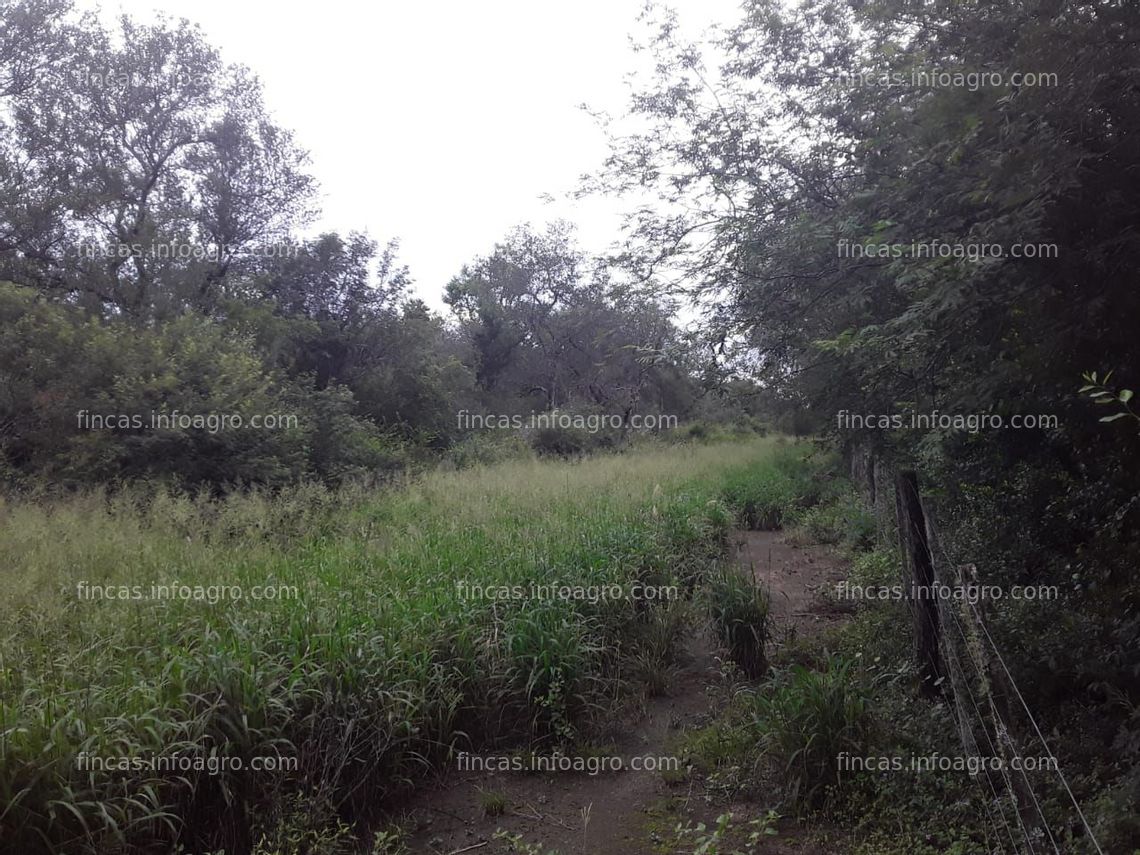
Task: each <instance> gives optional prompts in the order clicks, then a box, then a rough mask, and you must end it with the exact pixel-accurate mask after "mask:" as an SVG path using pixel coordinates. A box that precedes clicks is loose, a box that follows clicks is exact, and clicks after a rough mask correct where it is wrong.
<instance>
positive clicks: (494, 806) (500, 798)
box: [479, 787, 508, 816]
mask: <svg viewBox="0 0 1140 855" xmlns="http://www.w3.org/2000/svg"><path fill="white" fill-rule="evenodd" d="M507 804H508V802H507V797H506V795H505V794H503V793H501V792H499V791H498V790H484V789H483V788H481V787H480V789H479V806H480V807H481V808H483V815H484V816H502V815H503V814H504V813H506V812H507Z"/></svg>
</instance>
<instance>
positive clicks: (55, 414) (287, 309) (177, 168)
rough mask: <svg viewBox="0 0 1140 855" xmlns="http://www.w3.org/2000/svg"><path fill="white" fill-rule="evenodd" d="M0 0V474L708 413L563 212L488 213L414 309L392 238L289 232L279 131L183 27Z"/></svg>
mask: <svg viewBox="0 0 1140 855" xmlns="http://www.w3.org/2000/svg"><path fill="white" fill-rule="evenodd" d="M0 7H2V10H3V16H4V26H3V28H0V105H2V107H0V118H2V123H0V318H2V321H0V323H2V327H0V389H2V392H0V480H2V481H3V482H4V483H6V484H7V485H9V486H32V485H36V484H44V483H51V484H53V485H65V486H78V485H83V484H89V483H108V482H112V481H119V480H124V479H135V478H152V479H153V478H158V479H162V480H167V481H175V482H178V483H180V484H182V485H184V486H187V487H192V488H194V487H200V486H206V487H209V488H211V489H217V488H223V487H226V486H234V485H243V484H263V485H270V486H275V485H279V484H282V483H286V482H292V481H298V480H302V479H319V480H323V481H326V482H332V483H335V482H338V481H341V480H343V479H345V478H347V477H354V478H355V477H364V478H368V479H375V478H377V477H381V478H382V477H384V476H385V475H386V474H387V473H390V472H393V471H395V470H399V469H403V468H405V467H407V466H409V465H415V464H416V463H417V462H420V461H423V460H425V459H430V458H434V457H438V456H439V455H440V454H441V453H444V452H446V451H448V450H452V449H456V448H457V447H458V451H457V452H456V454H457V457H461V458H464V459H467V458H470V457H472V456H474V457H478V456H479V455H481V454H486V453H488V452H487V449H488V448H489V447H493V446H494V445H495V444H496V442H501V440H494V439H488V438H487V437H483V438H482V439H480V438H477V437H476V438H474V439H473V438H472V434H471V431H470V430H468V429H466V428H465V427H464V425H462V424H461V423H460V421H459V420H458V419H457V413H458V412H460V411H469V412H476V413H483V412H489V413H497V414H526V413H531V412H549V411H551V410H554V409H559V410H560V411H563V412H570V413H590V412H601V413H605V414H606V415H609V416H618V417H621V418H622V419H623V420H625V421H628V417H629V416H630V415H632V414H634V413H651V412H668V413H670V414H672V415H676V416H678V417H680V418H682V419H684V418H687V417H692V416H695V415H698V414H700V413H702V412H703V413H705V414H706V415H707V414H709V413H710V412H719V411H720V410H721V409H722V408H721V405H720V404H719V403H717V397H718V396H717V395H713V396H712V397H710V396H709V395H708V394H707V393H709V392H710V391H712V392H715V391H717V382H719V381H717V382H713V383H709V382H706V381H707V380H708V377H706V376H702V371H701V368H700V366H699V365H698V361H699V359H700V358H701V357H700V349H699V347H698V346H697V345H696V344H694V342H693V341H692V340H690V339H686V338H685V337H684V336H683V335H682V334H681V332H680V331H679V330H678V328H677V327H676V326H675V325H674V323H673V322H672V320H671V311H670V308H669V307H668V306H667V305H665V304H664V303H663V302H661V300H659V299H658V298H657V297H656V296H654V295H653V294H652V293H651V292H650V290H649V289H646V288H632V287H629V286H628V285H623V284H622V283H621V282H619V281H617V280H616V279H615V278H614V277H613V276H611V274H610V273H609V272H608V268H607V267H606V265H604V264H602V263H601V262H599V261H597V260H595V259H591V258H589V257H587V256H586V255H584V254H583V253H582V252H581V251H579V250H578V249H577V248H576V247H575V245H574V240H573V235H572V233H571V231H570V230H569V228H568V227H565V226H562V225H555V226H552V227H550V228H548V229H546V230H545V231H536V230H534V229H531V228H528V227H521V228H519V229H517V230H516V231H514V232H512V233H511V234H509V235H507V236H506V237H505V238H504V239H503V240H502V242H501V243H500V244H499V245H497V246H496V247H494V248H493V250H492V251H491V252H490V253H489V254H488V255H487V256H486V257H482V258H478V259H475V260H473V261H472V262H471V263H470V264H469V265H467V266H466V267H464V269H463V270H462V271H459V272H458V274H457V276H456V277H455V279H454V280H453V281H452V282H451V283H450V284H449V285H448V286H447V291H446V298H445V299H446V303H447V304H448V305H449V307H450V310H451V311H450V314H449V316H446V317H445V316H440V315H439V314H437V313H434V312H433V311H431V310H430V309H429V308H428V307H427V306H426V305H425V304H424V303H423V302H422V301H420V300H417V299H415V298H414V297H413V296H412V292H411V291H410V286H411V283H412V279H411V276H410V274H409V271H408V270H407V269H406V267H404V266H403V265H401V263H400V262H399V260H398V258H397V254H396V250H397V247H396V243H395V242H390V243H387V244H383V245H382V244H380V243H378V242H376V241H375V240H373V239H371V238H369V237H367V236H365V235H362V234H357V233H351V234H347V235H341V234H323V235H320V236H317V237H312V236H306V235H307V232H306V226H308V225H310V224H311V223H312V221H313V218H314V216H315V214H316V210H315V204H314V200H315V193H316V182H315V180H314V178H313V176H312V175H311V174H310V172H309V163H308V158H307V156H306V154H305V152H304V151H303V149H302V148H301V147H300V146H299V145H298V143H297V141H296V140H295V139H294V138H293V135H292V134H291V133H290V132H289V131H288V130H287V129H285V128H282V127H280V126H279V125H278V124H277V123H276V122H275V121H274V119H273V117H272V116H271V115H270V114H269V113H268V112H267V110H266V108H265V105H264V103H263V100H262V94H261V89H260V86H259V83H258V81H257V79H256V78H255V77H254V76H253V75H252V74H251V73H250V72H249V71H248V70H247V69H245V68H241V67H237V66H233V65H227V64H225V63H224V62H223V60H222V59H221V57H220V56H219V54H218V52H217V51H216V50H215V49H214V48H212V47H211V46H210V45H209V44H208V43H207V42H206V41H205V40H204V38H203V37H202V35H201V34H200V32H199V31H198V30H197V29H196V28H195V27H193V26H191V25H190V24H188V23H186V22H180V23H174V22H170V21H166V20H160V21H158V22H157V23H153V24H148V23H140V22H138V21H135V20H132V19H130V18H127V17H124V18H122V19H121V20H120V21H119V22H118V24H117V26H115V27H113V28H111V29H108V28H107V27H106V26H105V25H104V24H102V23H101V22H100V20H99V19H98V18H96V17H95V16H94V15H91V14H87V15H78V14H77V13H75V12H74V11H73V10H72V9H71V8H70V7H69V3H68V2H67V0H22V2H10V0H6V2H4V3H2V4H0ZM440 284H441V286H442V285H443V284H444V283H440ZM706 361H707V360H706ZM714 373H715V372H714ZM710 407H711V410H710ZM220 419H226V420H227V421H226V424H227V427H226V429H222V430H218V429H216V427H217V424H218V422H219V420H220ZM140 421H141V422H142V423H143V424H144V425H145V426H144V427H142V428H140V427H138V426H137V425H138V423H139V422H140ZM238 421H240V422H241V423H242V424H243V427H242V428H240V429H233V427H232V426H233V424H234V423H235V422H238ZM152 422H153V423H155V424H158V425H159V426H158V427H151V425H152ZM255 422H260V423H270V422H272V423H273V424H274V425H275V427H274V428H272V429H258V428H256V427H254V426H253V425H254V423H255ZM623 438H624V431H621V430H618V431H609V432H607V433H606V434H605V435H604V436H599V435H591V434H589V432H587V433H583V432H581V431H578V432H575V431H573V430H572V429H571V430H570V431H562V432H561V433H558V434H557V435H554V436H531V437H530V440H531V442H532V443H533V444H536V445H537V446H538V447H539V448H540V450H551V451H556V452H561V453H567V452H574V451H577V450H583V449H584V448H586V447H587V446H589V445H597V444H603V443H617V442H620V441H622V440H623ZM468 444H473V445H474V446H475V447H474V450H471V449H470V448H469V447H468Z"/></svg>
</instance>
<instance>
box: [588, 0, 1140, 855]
mask: <svg viewBox="0 0 1140 855" xmlns="http://www.w3.org/2000/svg"><path fill="white" fill-rule="evenodd" d="M656 24H657V27H656V29H655V30H654V32H653V35H652V37H651V39H650V40H649V45H648V47H649V48H650V49H652V50H654V51H655V52H656V56H655V59H656V61H657V62H656V67H657V70H658V77H657V79H655V80H653V81H650V82H649V83H647V84H646V85H644V87H643V89H642V90H641V91H639V92H638V93H637V94H636V96H635V98H634V100H633V111H632V112H633V115H634V118H635V119H636V123H635V124H634V125H633V127H634V128H636V129H637V130H635V131H634V132H631V133H625V134H623V133H622V132H621V130H622V129H621V127H617V128H615V129H614V132H615V137H616V139H617V144H616V147H615V149H614V153H613V155H612V157H611V158H610V161H609V165H608V169H607V171H606V174H605V175H604V176H602V178H601V179H600V181H599V184H600V186H601V187H602V188H603V189H605V190H607V191H614V190H618V191H621V190H625V189H628V188H636V189H637V190H638V192H639V193H641V194H644V193H646V192H655V193H657V194H658V196H659V197H660V198H661V200H662V204H663V205H664V206H665V211H666V212H665V213H664V214H662V215H659V216H658V215H653V214H651V213H646V214H644V215H643V216H642V217H641V219H640V220H639V222H638V224H637V229H636V231H635V233H634V234H633V236H632V240H631V245H630V256H631V258H632V259H634V260H635V261H637V262H639V263H640V264H641V266H642V268H643V269H644V270H646V271H648V270H650V269H652V268H653V267H654V266H655V265H660V264H662V263H668V264H671V265H673V266H674V267H675V268H679V269H682V270H684V271H685V272H686V273H687V274H688V275H689V276H690V278H691V281H693V282H695V283H697V284H696V285H695V286H694V287H695V289H696V291H697V292H698V293H699V294H700V295H702V296H704V297H705V298H706V299H707V300H709V301H710V302H711V303H712V304H713V305H714V306H715V311H714V313H713V315H712V320H711V322H710V325H709V326H710V329H709V332H710V336H711V337H712V338H714V339H715V340H719V341H722V342H724V343H725V346H726V349H727V351H728V353H730V354H732V353H733V352H735V353H736V355H737V359H738V360H739V362H740V363H741V364H743V365H746V366H747V367H748V369H749V370H750V371H754V372H756V373H757V374H759V375H760V376H761V377H763V378H765V379H766V380H767V381H768V382H769V383H771V384H773V385H774V386H777V387H778V388H780V389H781V390H782V391H783V394H784V395H785V396H786V397H787V398H788V399H789V400H793V401H796V402H799V403H800V404H801V405H802V406H803V408H804V409H805V411H806V412H809V413H811V414H813V415H812V417H813V420H814V423H815V425H816V426H817V428H818V429H819V430H820V431H821V432H822V433H824V434H826V435H829V436H830V437H832V438H833V440H834V441H835V442H836V443H837V444H838V445H839V446H840V447H843V448H845V449H851V448H853V447H856V446H860V447H863V448H870V449H873V450H874V451H875V453H876V454H878V455H879V456H884V455H885V456H888V457H890V458H891V459H893V460H895V461H897V462H898V464H899V465H903V466H917V468H918V469H919V470H920V472H921V473H922V474H923V476H924V482H923V488H924V491H926V492H927V493H928V495H929V497H930V499H931V501H932V502H933V503H934V504H935V505H936V507H937V508H938V513H939V516H940V519H942V520H943V521H944V522H945V525H946V528H948V529H949V530H950V532H952V539H950V540H949V541H948V542H947V543H946V544H945V548H946V549H947V551H949V552H951V553H952V558H954V559H955V560H956V561H959V562H967V561H968V562H976V563H977V566H978V568H979V572H980V573H982V578H983V579H985V580H989V581H992V582H996V583H998V584H1003V585H1012V584H1018V583H1020V584H1026V583H1031V582H1032V583H1056V584H1058V585H1059V586H1061V588H1062V590H1064V591H1065V592H1066V597H1065V599H1064V601H1063V602H1059V603H1055V604H1032V605H1024V606H1016V605H1014V604H1008V603H1007V604H1004V605H1003V607H1002V609H1000V610H999V612H1000V613H999V614H998V615H996V616H995V621H996V622H997V624H998V626H999V630H1000V634H1001V638H1000V639H999V641H1000V642H1001V643H1002V644H1003V645H1004V646H1005V649H1007V650H1011V651H1013V652H1014V654H1015V658H1016V667H1017V678H1018V684H1019V685H1021V686H1025V687H1030V689H1031V695H1032V696H1031V697H1029V698H1028V700H1029V701H1030V703H1031V704H1032V705H1033V709H1034V710H1035V711H1038V710H1039V711H1042V713H1043V717H1044V718H1045V719H1046V721H1048V722H1049V723H1050V725H1054V724H1057V725H1059V724H1060V723H1061V722H1064V725H1065V727H1064V728H1063V729H1068V731H1069V732H1071V731H1072V730H1074V729H1075V730H1077V731H1081V732H1084V733H1086V734H1089V735H1090V736H1089V738H1088V739H1087V740H1085V741H1084V743H1083V744H1074V743H1076V742H1079V741H1076V740H1075V741H1074V743H1070V745H1069V746H1068V747H1069V748H1070V749H1072V752H1073V753H1072V754H1071V755H1070V756H1069V761H1070V762H1076V763H1078V764H1079V765H1078V768H1082V767H1083V768H1084V769H1085V770H1092V769H1095V770H1097V774H1098V775H1099V776H1100V778H1101V783H1102V784H1104V783H1105V782H1113V788H1112V789H1111V790H1109V791H1106V792H1107V793H1110V795H1109V794H1106V795H1105V796H1104V798H1106V799H1115V800H1117V801H1118V803H1119V805H1121V806H1129V805H1130V806H1131V808H1127V809H1123V810H1122V811H1121V813H1120V814H1118V815H1127V814H1128V813H1129V811H1131V812H1132V813H1133V814H1134V812H1135V807H1136V806H1137V805H1140V773H1138V772H1137V769H1138V768H1140V753H1138V746H1140V740H1138V739H1137V737H1136V730H1135V723H1136V722H1135V713H1134V711H1135V709H1136V705H1137V704H1138V703H1140V681H1137V679H1136V677H1137V661H1136V656H1135V651H1136V650H1137V645H1138V644H1140V608H1138V607H1140V588H1138V587H1137V585H1136V583H1135V571H1134V568H1135V566H1136V559H1137V558H1138V557H1140V537H1138V534H1140V502H1138V501H1137V500H1138V494H1137V490H1136V477H1135V473H1136V467H1137V463H1138V462H1140V435H1138V432H1137V422H1136V417H1135V415H1134V414H1133V411H1132V403H1131V398H1132V392H1131V389H1134V388H1135V387H1136V384H1137V383H1140V376H1138V375H1137V367H1138V366H1140V336H1137V334H1136V329H1135V328H1136V322H1137V318H1138V317H1140V290H1138V289H1137V287H1136V275H1135V262H1136V259H1137V257H1138V256H1140V232H1138V231H1137V223H1138V222H1140V66H1138V64H1137V62H1136V59H1137V49H1136V45H1137V43H1138V40H1140V6H1138V5H1137V4H1135V3H1133V2H1128V0H1080V1H1078V0H1011V1H1010V2H1003V3H993V4H991V3H981V2H960V0H865V2H841V1H840V0H805V2H802V3H795V4H785V3H773V2H764V1H763V0H751V2H748V3H746V4H745V7H744V13H743V16H742V18H741V20H740V22H739V24H738V25H737V26H735V27H734V28H733V29H732V30H730V31H729V32H727V33H726V34H725V35H724V37H723V39H722V40H721V42H720V44H719V46H718V49H717V51H716V53H715V54H713V55H716V56H719V57H721V58H722V59H720V60H717V61H716V62H713V61H712V60H703V59H702V55H701V50H700V49H699V46H694V45H690V44H686V43H683V42H681V41H680V40H679V37H678V35H677V33H678V30H677V28H676V27H675V21H674V20H673V18H672V17H671V16H670V15H668V14H666V13H660V12H659V13H657V18H656ZM983 247H984V250H983ZM1110 371H1114V373H1112V374H1111V377H1109V378H1108V379H1107V380H1106V379H1105V375H1106V374H1107V373H1108V372H1110ZM1086 372H1088V373H1089V374H1090V376H1087V377H1084V376H1082V375H1084V374H1085V373H1086ZM1093 372H1095V376H1091V375H1092V373H1093ZM1097 405H1101V406H1097ZM936 411H937V412H938V413H941V414H943V416H950V417H952V418H950V419H948V420H945V422H943V420H941V419H936V420H934V421H933V427H932V428H930V429H919V430H915V429H902V430H896V429H883V425H884V424H890V419H889V417H890V415H891V414H896V413H899V414H909V413H915V414H919V415H921V414H931V413H934V412H936ZM845 414H846V416H847V417H846V418H845ZM850 414H858V416H859V418H857V419H852V418H851V417H850ZM981 414H984V415H986V416H1000V417H1001V418H1002V422H1003V424H1004V425H1006V426H1007V427H1005V428H1003V429H997V430H995V429H988V430H984V431H982V430H970V429H969V428H968V426H969V424H971V423H976V422H977V421H980V419H978V416H979V415H981ZM1016 415H1023V416H1024V415H1033V416H1046V417H1048V418H1047V419H1041V418H1038V419H1035V422H1036V424H1037V427H1036V429H1013V428H1012V427H1009V426H1010V425H1011V423H1012V420H1013V417H1014V416H1016ZM954 416H957V417H958V420H957V422H955V420H954V419H953V417H954ZM883 418H886V419H887V421H886V422H884V421H883ZM906 422H907V423H908V424H909V418H907V419H906ZM988 423H989V424H992V421H990V422H988ZM1129 710H1132V711H1133V712H1132V715H1131V719H1129V712H1128V711H1129ZM1129 721H1131V729H1130V726H1129V724H1128V722H1129ZM1129 734H1130V735H1129ZM1117 831H1119V833H1120V835H1121V836H1120V837H1119V838H1117V839H1118V840H1125V839H1130V838H1129V835H1130V834H1131V833H1132V832H1128V831H1123V830H1120V829H1117ZM1106 834H1107V832H1106ZM1114 834H1115V832H1114ZM1126 848H1129V849H1130V848H1131V847H1126ZM1105 851H1109V850H1108V848H1107V847H1106V850H1105Z"/></svg>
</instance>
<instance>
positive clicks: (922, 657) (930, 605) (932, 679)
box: [895, 469, 943, 698]
mask: <svg viewBox="0 0 1140 855" xmlns="http://www.w3.org/2000/svg"><path fill="white" fill-rule="evenodd" d="M895 502H896V508H897V509H898V518H899V519H898V521H899V540H900V541H901V543H902V548H903V558H904V564H903V570H904V574H905V576H906V581H905V583H904V584H905V585H906V591H907V601H908V602H909V604H910V607H911V612H912V614H913V615H914V637H915V652H916V657H917V660H918V673H919V677H920V678H921V680H922V683H921V690H922V694H923V695H925V696H926V697H929V698H933V697H937V696H938V695H939V694H941V683H942V676H943V668H942V657H941V655H940V653H939V641H938V639H939V635H940V634H941V623H940V621H939V619H938V600H937V597H936V591H935V587H934V583H935V579H934V560H933V557H932V556H931V554H930V543H929V541H928V540H927V537H926V515H925V513H924V512H923V509H922V500H921V499H920V498H919V495H918V476H917V475H916V474H915V473H914V471H913V470H909V469H908V470H903V471H901V472H899V473H898V476H897V477H896V478H895Z"/></svg>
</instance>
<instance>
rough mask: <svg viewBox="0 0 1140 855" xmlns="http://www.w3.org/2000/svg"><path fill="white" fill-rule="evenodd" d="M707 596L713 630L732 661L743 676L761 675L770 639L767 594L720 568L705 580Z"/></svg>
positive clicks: (765, 662) (766, 665) (766, 659)
mask: <svg viewBox="0 0 1140 855" xmlns="http://www.w3.org/2000/svg"><path fill="white" fill-rule="evenodd" d="M707 594H708V604H709V617H710V618H711V619H712V624H713V629H714V630H715V632H716V634H717V638H719V639H720V641H721V643H723V644H724V645H725V647H727V648H728V652H729V655H730V656H731V657H732V661H733V662H735V663H736V665H737V666H738V667H739V668H740V670H741V671H742V672H743V673H744V674H745V676H747V677H749V678H751V679H755V678H757V677H760V676H762V675H763V674H764V672H765V671H767V670H768V657H767V652H766V649H767V644H768V640H769V638H770V637H771V625H770V623H769V601H768V595H767V593H766V592H765V591H764V590H763V589H761V588H760V587H758V586H757V585H755V584H754V583H753V581H752V580H751V579H748V578H747V577H745V576H743V575H742V574H740V573H738V572H736V571H735V570H734V569H732V568H722V569H721V570H720V571H719V572H717V573H715V574H713V576H712V577H711V578H710V579H709V584H708V591H707Z"/></svg>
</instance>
